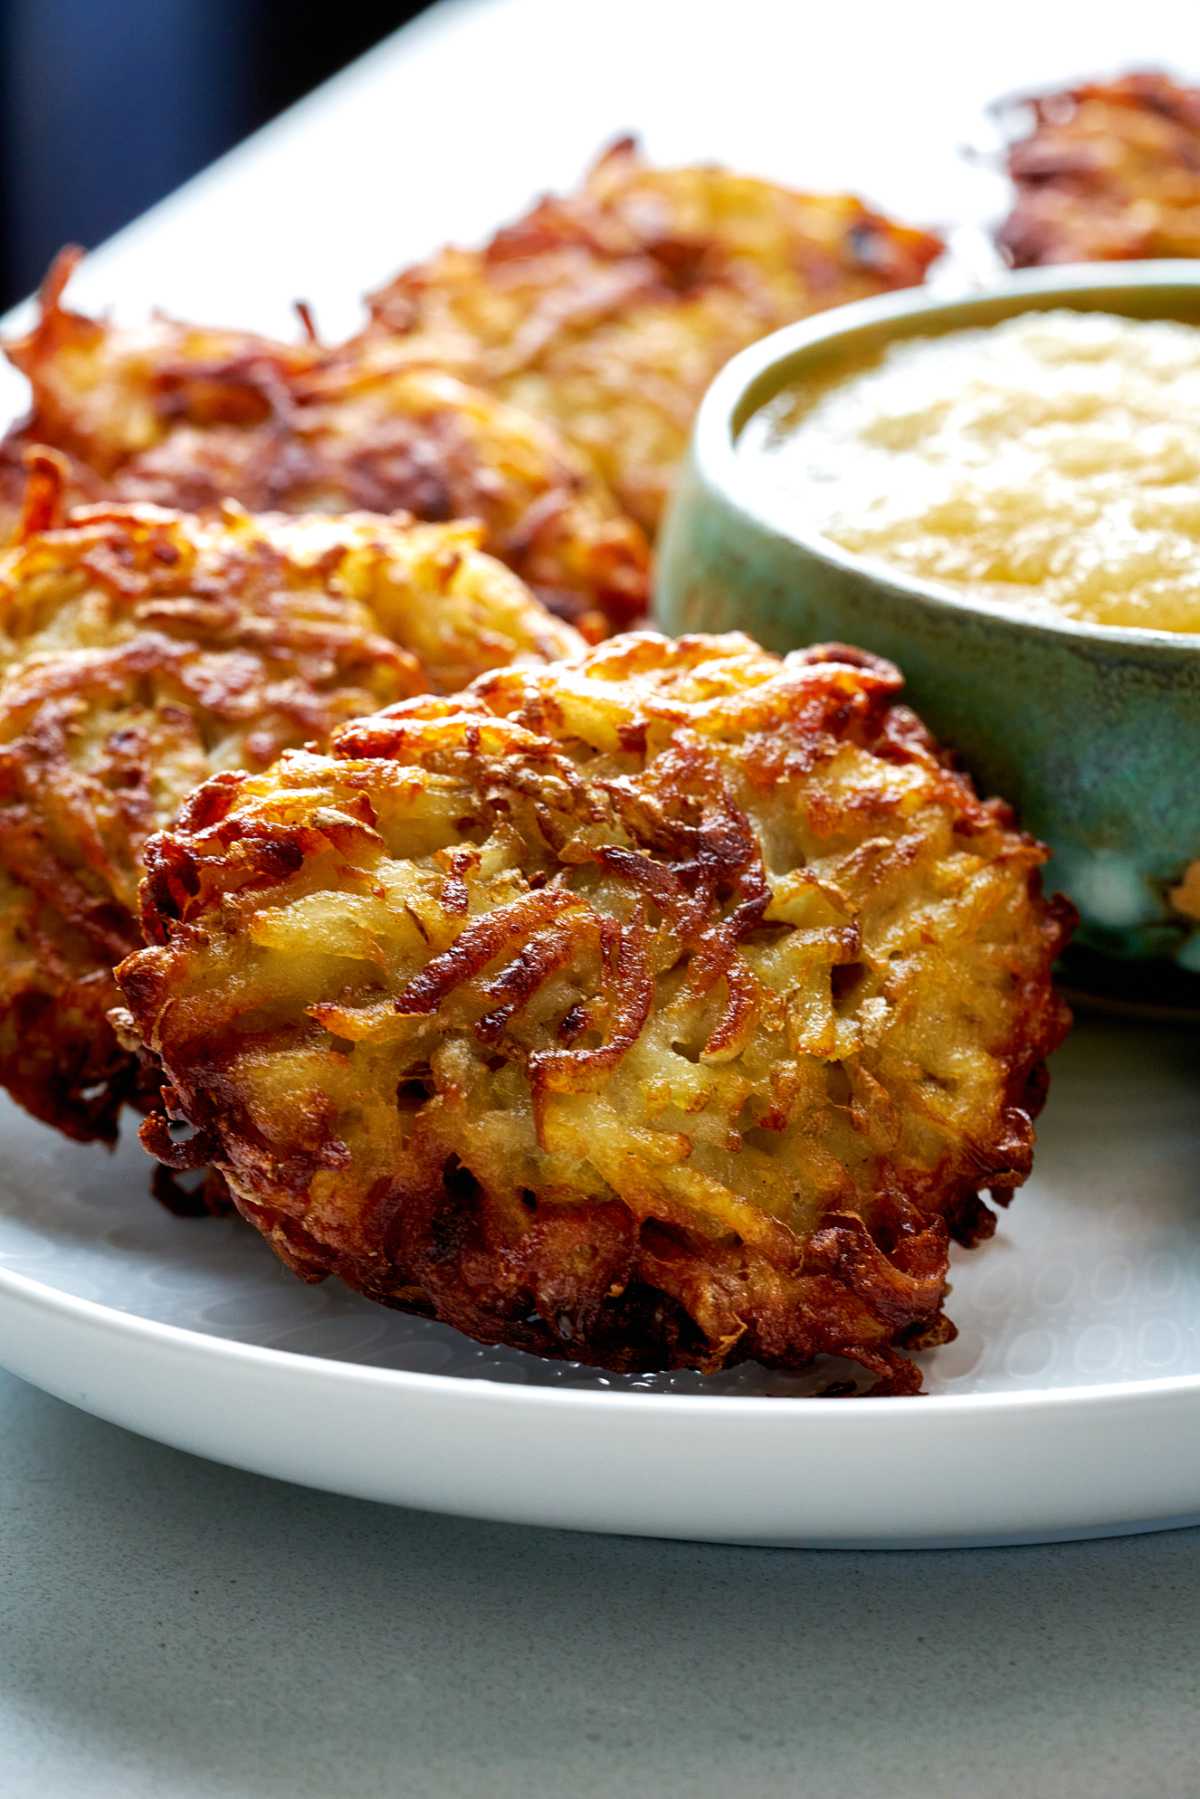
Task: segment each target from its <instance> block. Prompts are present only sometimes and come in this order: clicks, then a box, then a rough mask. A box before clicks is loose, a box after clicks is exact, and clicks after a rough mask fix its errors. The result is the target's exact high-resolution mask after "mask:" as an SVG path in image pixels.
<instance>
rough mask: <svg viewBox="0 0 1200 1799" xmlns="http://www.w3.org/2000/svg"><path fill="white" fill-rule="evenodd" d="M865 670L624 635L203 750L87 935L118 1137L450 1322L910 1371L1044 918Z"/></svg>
mask: <svg viewBox="0 0 1200 1799" xmlns="http://www.w3.org/2000/svg"><path fill="white" fill-rule="evenodd" d="M900 685H901V683H900V678H899V676H898V675H897V673H896V671H895V670H894V669H893V668H891V667H890V666H889V665H887V664H882V663H878V662H875V661H874V660H872V659H870V658H867V657H864V656H862V655H861V654H860V653H859V652H855V651H850V650H843V649H839V648H832V649H826V650H816V651H810V652H804V653H797V654H795V655H793V656H790V657H788V658H787V659H786V660H784V661H783V662H780V661H779V660H778V659H777V658H776V657H774V656H770V655H768V654H766V653H765V652H763V651H761V650H759V649H758V648H757V647H756V646H755V645H753V644H752V643H750V642H749V640H748V639H745V638H742V637H737V636H732V637H724V638H695V637H693V638H684V639H681V640H680V641H678V642H675V643H672V642H669V641H667V640H666V639H663V638H660V637H656V636H652V635H649V634H647V635H643V636H631V637H625V638H617V639H614V640H612V642H611V643H609V644H607V645H605V646H603V647H602V648H601V649H598V650H594V651H592V652H590V653H589V655H588V656H586V657H585V658H581V659H578V660H575V661H573V662H564V663H560V664H556V665H551V666H550V667H548V668H545V669H538V670H528V671H523V670H509V671H498V672H497V673H495V674H493V675H490V676H487V677H485V678H483V679H482V680H480V681H479V682H477V683H476V684H475V685H474V686H473V687H472V688H471V689H470V690H469V691H468V692H466V693H464V694H462V695H458V696H455V697H452V698H448V699H443V700H437V699H428V700H417V701H410V702H405V703H402V704H401V705H399V706H397V707H395V708H392V709H391V710H390V711H389V712H388V713H385V714H384V715H382V716H379V717H375V718H367V719H364V720H361V721H359V722H358V723H356V724H351V725H348V726H347V727H345V728H344V729H342V730H341V731H339V732H338V733H337V734H336V735H335V738H334V740H333V753H332V754H331V755H314V754H310V753H294V754H290V755H288V756H285V757H284V758H283V759H282V760H281V761H280V762H279V763H278V764H277V765H276V766H275V767H274V768H273V769H270V770H268V771H267V772H266V773H265V774H262V775H227V776H223V777H220V778H218V779H217V780H216V781H213V782H210V783H209V784H208V785H207V786H206V787H204V788H202V789H200V791H199V793H198V794H197V795H196V796H195V797H194V798H193V800H192V801H191V802H190V803H189V805H188V807H187V808H186V809H185V811H184V813H183V814H182V816H181V818H180V820H179V822H178V823H177V825H176V826H175V827H174V828H172V829H171V830H169V831H167V832H165V833H164V834H162V835H160V836H159V837H157V838H156V839H155V840H154V841H153V843H152V844H151V846H150V848H149V851H148V870H149V872H148V876H147V879H146V882H145V884H144V887H143V898H142V903H143V924H144V928H145V933H146V938H147V942H148V943H149V944H150V945H151V947H149V948H147V949H145V950H143V951H141V952H140V953H138V954H136V955H134V956H133V957H131V958H130V960H129V961H127V962H126V963H124V964H123V966H122V968H121V969H120V970H119V979H120V982H121V985H122V988H123V990H124V993H125V995H126V999H127V1001H128V1004H129V1007H130V1009H131V1012H132V1016H133V1019H134V1021H135V1023H136V1028H137V1030H138V1031H140V1033H141V1036H142V1038H143V1040H144V1042H145V1044H146V1045H147V1046H148V1047H149V1048H150V1049H151V1050H152V1051H153V1052H154V1053H155V1054H156V1055H158V1056H159V1057H161V1059H162V1062H163V1065H164V1067H165V1070H166V1076H167V1081H168V1083H169V1085H168V1087H167V1089H166V1092H165V1110H164V1111H163V1112H162V1113H161V1114H160V1115H158V1116H156V1117H155V1118H152V1119H151V1120H149V1121H148V1123H147V1126H146V1127H145V1133H144V1134H145V1140H146V1141H147V1144H148V1147H150V1148H151V1149H152V1150H153V1151H154V1152H155V1153H156V1154H158V1155H159V1156H160V1157H161V1158H163V1159H164V1160H166V1161H168V1162H170V1163H174V1164H175V1165H176V1166H182V1165H184V1164H186V1163H188V1162H190V1161H195V1160H198V1159H203V1158H211V1159H212V1160H213V1161H214V1162H215V1165H216V1167H217V1168H218V1169H219V1170H220V1172H221V1173H222V1174H223V1175H224V1176H225V1178H226V1180H227V1181H228V1183H229V1186H230V1189H231V1191H232V1193H233V1196H234V1199H235V1201H236V1203H237V1205H238V1206H239V1208H240V1209H241V1210H242V1212H243V1213H244V1214H245V1215H246V1217H247V1218H249V1219H250V1220H252V1222H254V1223H255V1224H256V1225H257V1226H258V1227H259V1229H260V1230H262V1232H263V1233H264V1235H265V1236H267V1237H268V1239H269V1240H270V1241H271V1242H272V1243H273V1244H274V1246H275V1248H276V1249H277V1251H278V1252H279V1253H280V1255H281V1256H282V1257H283V1258H284V1260H285V1261H287V1262H288V1263H289V1264H290V1265H291V1266H292V1267H293V1268H295V1269H296V1271H297V1272H298V1273H300V1274H301V1275H302V1276H304V1277H305V1278H307V1279H319V1278H321V1277H322V1276H323V1275H326V1274H329V1273H333V1274H336V1275H339V1276H340V1277H341V1278H342V1279H343V1280H345V1281H347V1282H349V1283H350V1284H351V1285H352V1286H354V1287H357V1288H358V1289H360V1290H361V1291H362V1292H364V1293H366V1294H367V1295H369V1296H370V1297H371V1298H374V1299H377V1300H381V1301H383V1302H384V1303H386V1304H390V1305H396V1306H402V1307H406V1308H410V1309H415V1310H418V1311H423V1312H428V1313H433V1314H435V1315H436V1316H438V1317H439V1318H442V1319H444V1320H446V1321H448V1322H449V1323H451V1324H454V1325H457V1326H458V1327H459V1328H460V1329H462V1330H465V1331H467V1332H469V1333H470V1334H472V1335H474V1336H476V1337H479V1338H481V1339H482V1340H484V1341H487V1342H504V1343H510V1344H515V1345H517V1346H519V1347H521V1348H524V1349H529V1350H533V1351H536V1352H538V1353H541V1354H546V1355H559V1356H566V1357H571V1358H576V1359H581V1360H585V1361H592V1362H596V1363H600V1364H603V1365H606V1366H609V1367H612V1368H617V1369H629V1368H639V1367H656V1366H663V1365H673V1366H680V1365H686V1366H696V1367H700V1368H706V1369H712V1368H715V1367H717V1366H719V1365H721V1364H723V1363H726V1362H731V1361H736V1360H738V1359H741V1358H744V1357H749V1356H756V1357H758V1358H760V1359H762V1360H763V1361H765V1362H768V1363H772V1364H776V1365H779V1366H784V1367H791V1366H796V1365H799V1364H802V1363H804V1362H807V1361H808V1360H810V1359H811V1358H812V1357H813V1356H815V1355H817V1354H820V1353H822V1352H829V1353H836V1354H841V1355H846V1356H851V1357H854V1358H857V1359H858V1361H860V1362H861V1363H862V1364H864V1365H865V1366H866V1367H867V1368H869V1369H870V1370H872V1371H873V1372H874V1373H875V1374H876V1375H877V1376H878V1377H879V1378H880V1379H881V1380H882V1381H883V1382H884V1383H885V1385H888V1386H890V1387H891V1389H892V1390H911V1389H913V1388H915V1387H916V1386H917V1385H919V1375H918V1373H917V1371H916V1369H915V1368H914V1366H913V1365H912V1364H911V1363H910V1362H908V1361H907V1359H906V1358H905V1356H904V1354H903V1349H904V1347H906V1346H907V1347H912V1346H913V1345H914V1344H928V1343H932V1342H935V1341H938V1340H941V1339H942V1338H944V1336H945V1335H946V1334H947V1332H948V1330H949V1327H948V1325H947V1323H946V1321H945V1319H944V1317H943V1314H942V1310H941V1307H942V1301H943V1298H944V1296H945V1292H946V1268H947V1243H948V1236H949V1234H950V1233H951V1232H954V1233H955V1234H957V1235H959V1236H960V1237H962V1238H963V1239H964V1240H971V1239H972V1238H974V1237H977V1236H980V1235H984V1234H987V1232H988V1231H989V1230H990V1229H991V1227H992V1222H993V1221H992V1218H991V1215H990V1214H989V1213H988V1212H987V1209H986V1207H984V1206H983V1204H982V1202H981V1200H980V1199H979V1197H978V1195H979V1191H980V1189H981V1188H983V1187H990V1188H991V1189H992V1190H993V1192H994V1193H996V1195H997V1196H998V1197H1000V1198H1001V1199H1007V1197H1008V1195H1009V1193H1010V1192H1011V1190H1012V1189H1013V1188H1014V1187H1015V1186H1017V1185H1019V1184H1020V1182H1021V1181H1022V1180H1024V1178H1025V1176H1026V1174H1027V1173H1028V1170H1029V1166H1030V1158H1031V1150H1032V1139H1033V1133H1032V1127H1031V1123H1030V1115H1031V1113H1032V1112H1033V1111H1034V1110H1035V1109H1036V1107H1037V1105H1038V1103H1039V1102H1040V1098H1041V1094H1042V1091H1043V1082H1042V1063H1043V1058H1044V1057H1045V1055H1046V1054H1047V1053H1048V1051H1049V1050H1051V1049H1052V1048H1053V1047H1054V1046H1055V1044H1056V1043H1057V1042H1058V1041H1059V1039H1060V1037H1061V1036H1062V1034H1063V1031H1064V1029H1065V1027H1066V1022H1067V1019H1066V1014H1065V1011H1064V1009H1063V1007H1062V1006H1061V1004H1060V1003H1059V1001H1058V1000H1057V999H1056V997H1055V995H1054V993H1053V990H1052V987H1051V983H1050V966H1051V963H1052V961H1053V959H1054V957H1055V955H1056V954H1057V952H1058V950H1059V948H1060V947H1061V945H1062V942H1063V940H1064V936H1065V934H1066V929H1067V922H1066V918H1065V909H1064V908H1062V907H1060V906H1057V905H1052V904H1047V903H1046V902H1045V901H1044V900H1043V899H1042V898H1041V897H1040V884H1039V873H1038V871H1039V868H1040V865H1041V863H1042V861H1043V860H1044V855H1045V852H1044V851H1043V849H1042V848H1041V846H1040V845H1038V844H1036V843H1035V842H1033V841H1032V840H1031V839H1030V838H1028V837H1025V836H1022V835H1021V834H1019V833H1018V832H1017V831H1015V830H1014V829H1013V828H1012V826H1011V823H1010V820H1009V815H1008V813H1007V812H1006V810H1005V808H1004V807H1002V806H1000V805H999V804H997V803H991V804H986V805H985V804H983V803H981V802H980V801H979V800H978V799H977V798H976V797H975V795H974V793H973V791H972V789H971V787H970V784H969V782H968V781H967V780H966V778H965V777H964V776H962V775H960V774H958V773H956V772H954V771H953V770H952V769H951V768H950V767H948V766H947V764H946V762H945V761H944V760H943V759H942V758H941V757H940V756H939V755H938V753H937V752H936V750H935V748H934V747H933V745H932V744H931V743H930V741H929V739H928V737H927V735H926V734H925V732H924V730H923V728H922V727H921V726H920V724H919V723H918V721H917V720H916V719H915V718H914V717H913V716H912V714H911V713H909V712H907V711H906V710H905V709H904V708H903V707H901V706H899V705H898V704H897V703H896V698H897V693H898V690H899V688H900ZM183 1120H186V1121H187V1123H188V1124H190V1125H191V1126H192V1127H194V1136H193V1137H192V1139H191V1141H190V1142H189V1143H188V1144H187V1145H185V1146H183V1147H180V1146H179V1145H178V1144H177V1143H176V1142H175V1141H174V1140H173V1138H174V1133H173V1130H172V1128H171V1121H174V1122H175V1123H179V1122H180V1121H183Z"/></svg>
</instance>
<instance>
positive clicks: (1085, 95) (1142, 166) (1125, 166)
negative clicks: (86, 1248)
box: [999, 72, 1200, 267]
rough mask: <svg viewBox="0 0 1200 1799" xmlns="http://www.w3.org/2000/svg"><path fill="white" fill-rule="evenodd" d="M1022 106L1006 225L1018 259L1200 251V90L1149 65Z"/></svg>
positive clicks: (1003, 232) (1008, 244) (1003, 233)
mask: <svg viewBox="0 0 1200 1799" xmlns="http://www.w3.org/2000/svg"><path fill="white" fill-rule="evenodd" d="M1021 104H1022V105H1023V107H1024V108H1025V109H1026V112H1025V116H1026V118H1028V117H1029V115H1030V114H1031V115H1032V122H1031V126H1030V129H1029V130H1028V133H1027V135H1025V136H1023V137H1021V138H1019V139H1018V141H1016V142H1014V143H1013V144H1012V145H1011V147H1010V149H1009V152H1008V168H1009V173H1010V174H1011V176H1012V178H1013V181H1014V182H1015V184H1016V189H1017V198H1016V203H1015V205H1014V207H1013V210H1012V212H1011V213H1010V214H1009V216H1008V218H1007V219H1006V220H1005V221H1004V224H1003V225H1002V226H1001V228H1000V231H999V241H1000V245H1001V248H1002V249H1003V250H1004V251H1005V252H1006V253H1007V255H1008V256H1009V257H1010V259H1011V260H1012V261H1013V262H1014V263H1015V264H1017V266H1018V267H1025V266H1030V265H1035V264H1039V263H1058V262H1110V261H1125V260H1128V259H1137V258H1140V257H1146V256H1200V88H1195V87H1183V86H1181V85H1180V84H1179V83H1178V82H1175V81H1172V80H1171V79H1170V77H1169V76H1166V75H1162V74H1157V73H1153V72H1147V73H1144V74H1133V75H1125V76H1122V77H1121V79H1120V80H1118V81H1112V82H1085V83H1083V84H1082V85H1081V86H1079V87H1074V88H1067V89H1065V90H1064V91H1063V92H1060V93H1053V94H1041V95H1038V96H1035V97H1034V98H1032V99H1030V100H1027V101H1024V102H1022V103H1021Z"/></svg>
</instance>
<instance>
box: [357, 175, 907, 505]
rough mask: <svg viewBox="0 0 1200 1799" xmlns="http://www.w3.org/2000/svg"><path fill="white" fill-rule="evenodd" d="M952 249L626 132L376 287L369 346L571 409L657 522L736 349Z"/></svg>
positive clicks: (573, 424) (509, 394)
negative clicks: (480, 238)
mask: <svg viewBox="0 0 1200 1799" xmlns="http://www.w3.org/2000/svg"><path fill="white" fill-rule="evenodd" d="M941 249H942V244H941V242H940V240H939V239H938V238H936V237H933V236H932V235H931V234H930V233H928V232H925V231H915V230H912V229H910V228H908V227H906V226H903V225H898V224H896V223H894V222H893V221H892V220H891V219H888V218H885V217H884V216H883V215H882V214H880V213H878V212H874V211H872V210H871V209H870V208H869V207H867V206H864V205H863V203H862V201H861V200H857V199H855V198H854V197H853V196H851V195H846V194H807V193H798V192H795V191H793V190H791V189H789V188H785V187H780V186H778V185H776V184H775V183H773V182H769V181H759V180H754V179H752V178H750V177H748V176H741V175H732V174H729V173H728V172H727V171H726V170H723V169H719V168H682V169H654V168H651V167H649V166H647V164H646V163H644V162H643V161H642V159H641V157H640V155H639V154H638V152H637V148H636V145H635V144H634V143H633V141H632V140H622V141H621V142H619V143H617V144H615V145H614V146H613V147H612V148H611V149H610V150H609V151H608V152H607V153H606V154H605V155H604V156H602V157H601V159H600V160H599V162H598V163H597V164H596V166H595V167H594V168H593V169H592V171H591V173H590V174H589V176H588V178H587V180H586V181H585V183H584V185H583V187H582V188H581V189H580V190H579V192H578V193H576V194H573V195H571V196H570V197H568V198H565V199H546V200H543V201H542V202H541V203H540V204H539V205H537V206H535V207H534V208H533V210H532V211H531V212H530V213H528V214H527V215H526V217H525V218H523V219H521V220H520V221H519V222H518V223H516V224H514V225H511V226H509V227H508V228H507V229H505V230H503V231H501V232H499V233H498V234H497V235H496V236H495V237H494V238H493V239H492V241H491V242H490V243H489V244H488V245H487V247H486V249H484V250H482V251H474V250H457V249H448V250H444V251H442V252H441V253H440V254H439V255H437V256H435V257H433V258H432V259H431V260H430V261H428V262H426V263H422V264H420V265H418V266H417V267H415V268H412V269H409V270H407V271H406V272H405V273H403V274H401V275H400V276H398V277H397V279H396V280H394V281H393V282H392V283H391V284H390V285H389V286H387V287H385V288H383V289H381V290H380V291H379V292H378V293H376V294H375V295H373V296H372V298H371V301H370V304H371V307H372V313H373V318H374V327H373V331H371V332H368V333H367V336H366V339H365V348H369V346H370V343H371V339H372V337H373V338H374V340H375V349H374V355H375V357H376V359H377V360H378V361H379V363H380V364H381V365H382V366H395V365H396V364H397V363H400V364H403V363H404V362H406V361H414V360H415V361H423V362H432V363H436V364H437V365H438V366H440V367H443V368H449V369H453V370H455V371H456V372H458V373H459V374H461V375H462V376H463V377H464V378H465V379H467V380H469V381H472V382H474V383H476V384H477V385H478V386H480V387H486V388H488V389H490V390H491V391H493V392H495V393H498V394H501V395H503V396H504V397H505V398H506V399H508V400H512V401H514V402H516V404H518V405H519V406H522V407H524V408H526V409H527V410H528V411H529V412H532V413H534V414H536V415H537V416H538V417H539V418H543V419H551V420H554V421H555V422H556V423H557V424H558V425H559V427H560V428H561V429H562V431H563V432H564V433H565V434H566V435H567V436H569V437H570V438H571V439H572V440H573V441H574V442H575V443H576V444H578V445H579V447H580V448H581V449H582V450H584V451H585V452H586V453H587V455H588V457H589V458H590V459H591V462H592V464H593V466H594V467H595V468H596V470H597V471H598V472H599V474H600V476H601V477H602V479H603V480H604V482H605V483H606V485H607V486H608V487H610V488H611V489H612V491H613V492H614V493H615V494H616V495H617V497H618V499H619V500H620V501H621V503H622V504H623V505H624V507H625V508H626V510H627V511H628V512H629V513H631V514H632V515H633V517H634V518H636V519H638V520H639V521H640V522H641V524H643V525H644V526H645V527H646V528H647V529H648V530H650V531H654V530H655V529H656V528H657V526H658V523H659V519H660V517H661V514H662V509H663V506H664V504H665V501H666V498H667V495H668V493H669V491H670V488H671V483H672V479H673V476H674V472H675V468H676V465H677V464H678V462H679V460H680V457H681V456H682V455H683V451H684V448H685V445H686V443H687V437H688V432H689V430H690V428H691V423H692V416H693V414H694V412H695V410H696V407H697V405H698V404H699V402H700V398H701V396H702V394H703V393H704V390H705V388H706V387H707V386H708V384H709V382H710V381H711V380H712V378H713V376H714V375H715V374H716V373H717V370H718V369H719V368H720V367H721V366H722V364H723V363H725V362H726V361H728V359H729V357H730V356H732V355H733V354H734V353H735V352H736V351H738V350H741V349H744V348H745V347H746V345H747V344H750V343H753V342H754V341H755V340H756V339H757V338H760V337H764V336H766V334H767V333H768V332H769V331H774V330H775V329H776V328H777V327H778V326H780V325H786V324H788V323H790V322H791V321H792V320H793V319H799V318H804V317H805V316H806V315H807V314H809V313H812V312H819V311H821V310H822V309H823V308H825V307H829V306H838V305H840V304H841V303H842V302H843V301H846V300H856V299H861V298H863V297H864V296H865V295H868V294H875V293H881V292H883V291H884V290H885V289H888V288H894V287H909V286H912V285H914V284H916V283H918V282H920V281H922V280H923V279H924V277H925V271H926V269H927V267H928V266H929V264H930V263H931V262H932V261H933V259H934V257H936V256H937V255H938V254H939V253H940V251H941Z"/></svg>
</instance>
